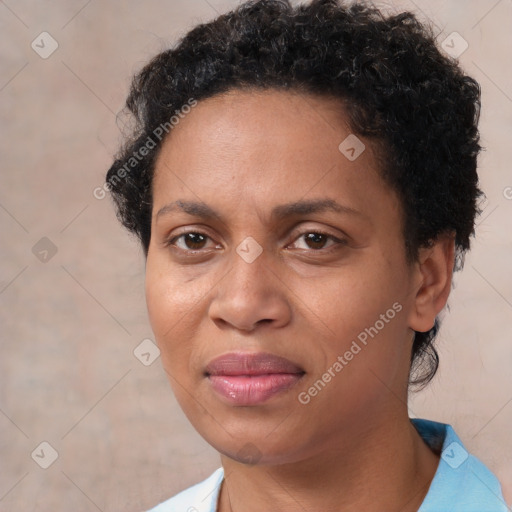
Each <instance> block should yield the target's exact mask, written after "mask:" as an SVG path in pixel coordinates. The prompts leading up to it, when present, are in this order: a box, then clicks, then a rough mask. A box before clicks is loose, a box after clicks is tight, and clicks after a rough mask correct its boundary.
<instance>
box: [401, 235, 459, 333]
mask: <svg viewBox="0 0 512 512" xmlns="http://www.w3.org/2000/svg"><path fill="white" fill-rule="evenodd" d="M454 258H455V238H454V235H453V234H445V235H439V237H438V238H437V239H436V240H435V242H434V243H433V244H432V245H431V246H430V247H424V248H421V249H420V251H419V257H418V261H417V263H416V268H415V287H414V289H413V293H414V295H415V296H414V304H413V307H412V309H411V313H410V318H409V327H410V328H411V329H413V330H415V331H418V332H426V331H429V330H430V329H431V328H432V327H433V326H434V322H435V319H436V316H437V315H438V314H439V313H440V312H441V310H442V309H443V308H444V306H445V305H446V302H447V301H448V296H449V295H450V290H451V284H452V275H453V266H454Z"/></svg>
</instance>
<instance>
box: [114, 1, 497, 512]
mask: <svg viewBox="0 0 512 512" xmlns="http://www.w3.org/2000/svg"><path fill="white" fill-rule="evenodd" d="M127 107H128V109H129V110H130V112H131V113H132V114H133V116H134V118H135V121H136V124H135V127H134V130H133V134H132V136H131V138H129V139H128V140H127V141H126V144H125V145H124V147H123V148H122V150H121V151H120V154H119V155H118V158H117V159H116V161H115V162H114V164H113V165H112V167H111V168H110V170H109V172H108V175H107V182H106V186H107V187H108V188H109V189H110V191H111V193H112V196H113V198H114V200H115V202H116V206H117V212H118V216H119V218H120V220H121V221H122V223H123V224H124V225H125V226H126V227H127V228H128V229H130V230H131V231H132V232H133V233H135V234H136V235H137V236H138V237H139V239H140V241H141V244H142V247H143V249H144V252H145V255H146V298H147V305H148V312H149V318H150V322H151V326H152V329H153V331H154V334H155V337H156V340H157V342H158V345H159V348H160V351H161V355H162V362H163V366H164V369H165V371H166V373H167V374H168V376H169V380H170V383H171V385H172V388H173V390H174V393H175V394H176V397H177V399H178V401H179V403H180V405H181V407H182V408H183V410H184V412H185V414H186V415H187V417H188V418H189V420H190V422H191V423H192V425H193V426H194V427H195V428H196V430H197V431H198V432H199V433H200V434H201V435H202V436H203V437H204V439H205V440H206V441H207V442H208V443H210V444H211V445H212V446H213V447H214V448H215V449H216V450H218V451H219V453H220V455H221V461H222V467H221V468H219V469H218V470H217V471H216V472H215V473H213V474H212V475H211V476H210V477H209V478H208V479H207V480H205V481H203V482H201V483H199V484H197V485H196V486H194V487H191V488H189V489H187V490H185V491H183V492H182V493H180V494H178V495H177V496H175V497H173V498H170V499H169V500H167V501H165V502H164V503H161V504H160V505H159V506H157V507H155V508H154V509H152V510H153V511H154V512H157V511H158V512H163V511H220V512H228V511H229V512H240V511H244V512H252V511H258V512H260V511H262V510H263V511H267V510H269V511H270V510H272V511H276V510H278V511H283V512H284V511H292V510H293V511H295V510H307V511H317V510H322V511H344V510H360V511H379V512H380V511H383V510H385V511H388V510H389V511H401V512H412V511H417V510H419V511H420V512H433V511H436V512H437V511H444V510H460V511H464V512H468V511H475V512H476V511H478V512H484V511H496V512H497V511H506V510H507V507H506V504H505V502H504V500H503V496H502V493H501V487H500V484H499V482H498V480H497V479H496V477H495V476H494V475H493V474H492V473H491V472H490V471H489V469H488V468H486V467H485V466H484V465H483V464H482V463H481V462H480V461H479V460H478V459H477V458H476V457H475V456H473V455H471V454H469V453H468V452H467V450H466V449H465V448H464V445H463V443H462V441H461V440H460V439H459V438H458V436H457V434H456V433H455V432H454V430H453V429H452V428H451V427H450V425H446V424H442V423H438V422H433V421H428V420H424V419H413V420H411V419H410V418H409V417H408V412H407V397H408V392H409V390H411V389H414V388H417V389H418V388H421V387H423V386H425V385H426V384H427V383H428V382H429V381H430V380H431V379H432V377H433V376H434V374H435V372H436V369H437V364H438V357H437V353H436V351H435V349H434V348H433V345H432V344H433V341H434V338H435V336H436V333H437V330H438V320H437V315H438V314H439V313H440V312H441V310H442V309H443V308H444V306H445V304H446V302H447V299H448V296H449V292H450V288H451V280H452V273H453V271H454V270H458V269H460V268H461V267H462V263H463V255H464V253H465V252H466V251H467V250H468V249H469V247H470V237H471V236H472V235H473V233H474V220H475V215H476V214H477V212H478V208H477V199H478V197H479V196H480V195H481V191H480V190H479V188H478V177H477V174H476V167H477V155H478V153H479V150H480V146H479V135H478V129H477V124H478V117H479V107H480V89H479V86H478V84H477V83H476V82H475V81H474V80H473V79H472V78H470V77H468V76H466V75H465V74H464V72H463V71H462V70H461V69H460V68H459V67H458V65H457V63H456V62H455V61H454V60H452V59H450V58H448V57H446V56H443V55H442V54H441V53H440V51H439V50H438V49H437V47H436V45H435V41H434V37H433V35H432V32H431V30H430V29H429V28H428V27H427V26H425V25H422V24H420V23H419V22H418V21H417V19H416V18H415V17H414V16H413V15H412V14H410V13H402V14H399V15H388V16H385V15H384V14H382V13H381V12H379V11H378V10H377V9H375V8H373V7H371V6H369V5H367V4H364V3H362V2H359V3H356V4H355V5H353V6H343V5H340V4H339V3H338V2H336V1H335V0H316V1H315V0H314V1H312V2H311V3H310V4H309V5H302V6H298V7H292V6H291V5H290V4H289V3H288V2H287V1H271V0H263V1H250V2H246V3H245V4H242V5H241V6H239V7H238V8H237V9H235V10H234V11H232V12H230V13H228V14H225V15H222V16H219V17H218V18H217V19H216V20H214V21H212V22H210V23H206V24H202V25H199V26H197V27H195V28H194V29H193V30H191V31H190V32H189V33H188V34H187V35H186V36H185V37H184V38H183V39H182V40H181V41H180V42H179V44H178V45H177V46H176V47H175V48H173V49H170V50H168V51H164V52H163V53H161V54H159V55H157V56H156V57H155V58H154V59H153V60H152V61H151V62H150V63H149V64H147V65H146V66H145V68H144V69H143V70H142V71H141V72H140V73H139V74H138V75H137V76H136V77H135V78H134V81H133V84H132V88H131V91H130V95H129V98H128V100H127Z"/></svg>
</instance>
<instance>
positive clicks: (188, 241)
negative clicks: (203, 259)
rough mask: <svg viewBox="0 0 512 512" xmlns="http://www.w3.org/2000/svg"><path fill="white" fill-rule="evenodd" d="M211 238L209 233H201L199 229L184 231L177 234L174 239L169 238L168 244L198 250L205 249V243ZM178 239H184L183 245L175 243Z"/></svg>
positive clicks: (185, 249) (183, 248)
mask: <svg viewBox="0 0 512 512" xmlns="http://www.w3.org/2000/svg"><path fill="white" fill-rule="evenodd" d="M209 238H210V237H209V236H208V235H205V234H204V233H200V232H198V231H188V232H186V233H182V234H181V235H179V236H176V237H174V238H173V239H171V240H169V242H168V244H167V245H175V246H176V247H178V248H179V249H182V250H184V251H187V250H192V251H197V250H201V249H204V244H205V242H206V240H208V239H209ZM178 240H182V241H183V244H182V246H180V245H178V244H176V243H175V242H176V241H178ZM183 245H184V246H183Z"/></svg>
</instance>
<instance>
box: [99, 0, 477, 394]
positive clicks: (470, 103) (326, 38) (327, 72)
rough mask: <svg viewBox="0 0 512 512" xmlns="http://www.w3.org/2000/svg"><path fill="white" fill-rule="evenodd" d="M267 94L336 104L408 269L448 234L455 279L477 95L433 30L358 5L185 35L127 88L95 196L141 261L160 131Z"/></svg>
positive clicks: (420, 383) (416, 370) (421, 370)
mask: <svg viewBox="0 0 512 512" xmlns="http://www.w3.org/2000/svg"><path fill="white" fill-rule="evenodd" d="M270 88H275V89H281V90H283V89H284V90H295V91H298V92H301V93H309V94H314V95H328V96H331V97H335V98H338V99H339V100H340V102H343V104H344V105H345V107H346V112H347V115H348V120H349V123H350V127H351V130H352V131H353V132H354V133H355V134H357V135H362V136H366V137H368V138H369V139H370V140H371V141H372V142H373V143H374V144H375V146H376V147H377V146H378V147H379V148H382V150H383V154H384V156H385V158H382V162H381V164H380V167H381V169H380V172H381V174H382V177H383V178H384V180H385V181H386V183H388V184H389V185H390V187H392V189H394V190H395V191H396V193H397V195H398V197H399V199H400V201H401V204H402V209H403V212H404V222H403V225H404V227H403V235H404V241H405V251H406V255H407V259H408V261H409V262H413V261H415V260H416V259H417V257H418V250H419V249H420V248H421V247H428V246H429V245H430V244H432V242H433V241H435V240H436V238H437V237H438V236H439V235H441V234H444V233H454V236H455V247H456V258H455V265H454V270H459V269H461V268H462V266H463V263H464V254H465V252H466V251H467V250H468V249H469V247H470V237H471V236H472V235H473V234H474V222H475V216H476V215H477V214H478V213H480V210H479V208H478V203H477V200H478V198H479V196H480V195H481V194H482V192H481V190H480V189H479V188H478V176H477V156H478V153H479V152H480V150H481V149H482V148H481V146H480V145H479V132H478V120H479V115H480V87H479V84H478V83H477V82H476V81H475V80H474V79H473V78H471V77H469V76H467V75H466V74H465V73H464V72H463V71H462V69H461V68H460V66H459V65H458V63H457V61H456V60H454V59H452V58H450V57H448V56H445V55H443V54H442V53H441V52H440V51H439V49H438V48H437V46H436V42H435V36H434V35H433V30H432V27H431V26H430V25H429V24H427V23H421V22H420V21H419V20H418V19H417V18H416V17H415V15H414V14H413V13H410V12H401V13H399V14H396V13H395V14H388V15H385V14H384V13H382V12H381V11H380V10H379V9H377V8H375V7H373V6H371V5H369V4H368V3H365V2H362V1H360V2H356V3H353V4H350V5H348V4H347V5H344V4H343V3H342V2H341V1H338V0H312V1H311V2H310V3H309V4H308V5H304V4H302V5H299V6H296V7H293V6H292V5H290V2H289V1H288V0H249V1H246V2H245V3H243V4H241V5H240V6H238V7H237V8H236V9H233V10H232V11H230V12H228V13H226V14H223V15H221V16H219V17H217V18H216V19H214V20H213V21H211V22H208V23H203V24H199V25H197V26H195V27H194V28H193V29H192V30H190V31H189V32H188V33H187V34H186V35H185V36H184V37H182V38H181V39H180V40H179V41H177V43H176V44H175V45H174V47H173V48H171V49H168V50H166V51H163V52H162V53H160V54H158V55H157V56H155V57H154V58H153V59H152V60H151V61H150V62H149V63H148V64H147V65H146V66H145V67H144V68H143V69H142V70H141V71H140V72H139V73H138V74H137V75H136V76H135V77H134V78H133V81H132V84H131V89H130V93H129V96H128V99H127V101H126V109H127V111H128V113H129V115H130V116H131V118H132V120H133V121H134V124H133V126H132V128H131V132H130V134H129V135H128V136H127V139H126V142H125V144H124V145H123V146H122V148H121V150H120V152H119V154H118V155H117V157H116V159H115V161H114V163H113V165H112V166H111V168H110V169H109V171H108V173H107V177H106V184H105V187H106V188H108V189H109V190H110V192H111V195H112V198H113V200H114V202H115V205H116V213H117V216H118V218H119V220H120V221H121V223H122V224H123V225H124V226H125V227H126V228H127V229H128V230H130V231H131V232H132V233H134V234H135V235H136V236H137V237H138V239H139V240H140V242H141V243H142V247H143V249H144V253H145V255H146V256H147V251H148V247H149V241H150V238H151V212H152V191H151V185H152V177H153V171H154V164H155V161H156V158H157V156H158V153H159V150H160V148H161V146H162V142H163V140H165V136H161V134H163V131H162V129H161V128H159V127H162V126H164V127H166V129H165V132H166V133H165V135H166V134H167V133H168V132H169V131H170V130H169V129H168V128H169V120H170V118H171V117H172V116H173V115H174V114H175V113H176V112H179V111H180V109H181V108H182V107H183V105H186V104H187V102H188V103H190V101H191V98H194V101H199V100H201V99H204V98H207V97H211V96H214V95H216V94H220V93H223V92H227V91H229V90H232V89H239V90H241V89H246V90H252V89H270ZM148 141H151V142H152V145H151V146H150V147H151V149H150V150H148ZM134 156H136V158H134ZM128 163H129V165H128ZM121 171H123V172H121ZM438 328H439V321H438V319H436V321H435V324H434V327H433V328H432V329H431V330H430V331H427V332H415V337H414V342H413V348H412V353H411V367H410V373H409V384H410V385H412V386H413V388H416V389H422V388H423V387H424V386H425V385H426V384H427V383H428V382H430V380H431V379H432V378H433V377H434V375H435V373H436V371H437V368H438V365H439V357H438V354H437V351H436V349H435V348H434V345H433V343H434V338H435V337H436V334H437V332H438Z"/></svg>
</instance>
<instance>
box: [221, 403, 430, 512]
mask: <svg viewBox="0 0 512 512" xmlns="http://www.w3.org/2000/svg"><path fill="white" fill-rule="evenodd" d="M395 412H396V411H395ZM338 437H339V438H342V439H341V440H339V442H338V444H337V445H336V444H334V443H332V442H331V441H332V440H330V442H329V448H328V449H327V450H325V453H320V454H316V455H314V456H311V457H309V458H307V459H302V460H300V461H298V462H293V463H287V464H280V465H265V466H262V465H256V466H248V465H245V464H242V463H239V462H238V461H235V460H233V459H230V458H228V457H226V456H224V455H222V456H221V460H222V465H223V467H224V475H225V477H224V482H223V485H222V487H221V493H220V498H219V512H242V511H243V512H260V511H261V510H279V511H280V512H291V511H296V510H298V509H303V510H322V511H323V512H335V511H336V512H340V511H345V510H347V511H348V510H365V511H368V512H373V511H375V512H381V511H382V510H400V511H401V512H416V511H417V510H418V508H419V506H420V505H421V503H422V502H423V500H424V498H425V495H426V493H427V491H428V487H429V486H430V483H431V481H432V478H433V477H434V474H435V472H436V470H437V466H438V463H439V456H438V455H436V454H434V453H433V452H432V451H431V450H430V448H428V446H427V445H426V444H425V442H424V441H423V439H422V438H421V436H420V435H419V434H418V432H417V431H416V429H415V428H414V426H413V425H412V424H411V422H410V420H409V418H408V416H407V414H406V413H403V414H402V416H400V417H397V416H395V418H394V419H391V420H389V421H386V422H382V423H375V422H374V423H373V424H371V425H369V424H368V423H366V427H365V428H364V429H359V430H358V431H357V433H354V432H347V433H346V435H345V432H344V435H343V436H338ZM346 440H349V442H347V441H346Z"/></svg>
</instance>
